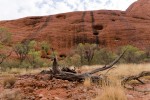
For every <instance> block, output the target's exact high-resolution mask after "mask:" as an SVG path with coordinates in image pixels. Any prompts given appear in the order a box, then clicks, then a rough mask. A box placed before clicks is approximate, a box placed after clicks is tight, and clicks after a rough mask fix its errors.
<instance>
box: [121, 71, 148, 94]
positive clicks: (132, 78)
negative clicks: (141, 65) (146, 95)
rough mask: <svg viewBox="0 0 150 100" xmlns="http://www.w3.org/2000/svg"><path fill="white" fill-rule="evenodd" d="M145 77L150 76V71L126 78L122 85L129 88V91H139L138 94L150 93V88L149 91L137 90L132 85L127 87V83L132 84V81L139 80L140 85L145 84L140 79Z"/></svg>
mask: <svg viewBox="0 0 150 100" xmlns="http://www.w3.org/2000/svg"><path fill="white" fill-rule="evenodd" d="M144 76H150V71H143V72H141V73H140V74H138V75H134V76H129V77H126V78H124V79H123V80H122V82H121V84H122V85H123V86H124V87H125V88H127V89H129V90H134V91H138V92H150V88H148V89H138V88H135V87H133V86H130V85H128V86H126V83H127V82H130V81H132V80H137V81H139V82H140V83H142V84H144V82H142V81H141V80H140V79H139V78H141V77H144Z"/></svg>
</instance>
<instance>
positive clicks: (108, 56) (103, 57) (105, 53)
mask: <svg viewBox="0 0 150 100" xmlns="http://www.w3.org/2000/svg"><path fill="white" fill-rule="evenodd" d="M116 57H117V55H116V54H115V53H113V52H111V51H109V50H107V49H105V48H104V49H98V50H95V55H94V58H93V60H92V63H93V64H105V65H106V64H109V63H110V62H112V61H113V60H114V59H115V58H116Z"/></svg>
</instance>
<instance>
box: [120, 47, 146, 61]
mask: <svg viewBox="0 0 150 100" xmlns="http://www.w3.org/2000/svg"><path fill="white" fill-rule="evenodd" d="M124 50H126V54H125V55H124V57H123V59H124V62H126V63H139V62H140V61H141V60H143V59H144V55H145V52H144V51H141V50H139V49H138V48H137V47H134V46H132V45H127V46H123V47H121V51H124Z"/></svg>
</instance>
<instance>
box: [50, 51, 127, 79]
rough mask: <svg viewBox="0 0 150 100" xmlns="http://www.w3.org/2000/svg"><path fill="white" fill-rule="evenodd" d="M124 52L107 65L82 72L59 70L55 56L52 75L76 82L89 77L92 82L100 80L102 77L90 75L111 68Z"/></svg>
mask: <svg viewBox="0 0 150 100" xmlns="http://www.w3.org/2000/svg"><path fill="white" fill-rule="evenodd" d="M124 53H125V51H124V52H123V53H122V54H121V55H120V56H119V57H118V58H116V59H115V60H114V61H113V62H112V63H110V64H109V65H106V66H104V67H101V68H97V69H95V70H92V71H90V72H86V73H82V74H79V73H72V72H66V71H63V70H59V68H58V64H57V60H56V58H55V59H54V61H53V67H52V72H53V77H54V78H57V79H62V80H69V81H78V82H81V81H83V80H85V78H87V77H90V78H91V80H92V81H94V82H96V81H100V80H102V79H103V78H102V77H100V76H92V74H95V73H97V72H100V71H104V70H107V69H110V68H112V67H113V65H115V64H116V63H117V62H118V61H119V60H120V59H121V57H122V56H123V54H124Z"/></svg>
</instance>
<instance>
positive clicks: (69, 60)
mask: <svg viewBox="0 0 150 100" xmlns="http://www.w3.org/2000/svg"><path fill="white" fill-rule="evenodd" d="M80 59H81V58H80V55H78V54H74V55H73V56H68V57H66V58H65V59H64V60H61V61H60V62H59V65H60V66H62V67H66V66H67V67H69V66H76V67H78V66H81V63H80Z"/></svg>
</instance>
